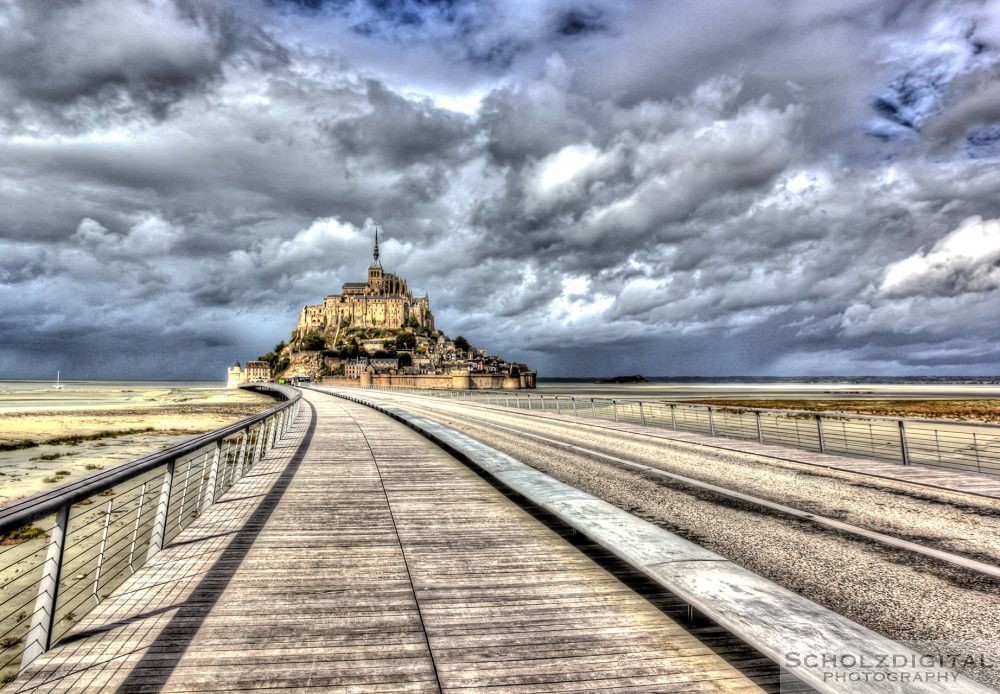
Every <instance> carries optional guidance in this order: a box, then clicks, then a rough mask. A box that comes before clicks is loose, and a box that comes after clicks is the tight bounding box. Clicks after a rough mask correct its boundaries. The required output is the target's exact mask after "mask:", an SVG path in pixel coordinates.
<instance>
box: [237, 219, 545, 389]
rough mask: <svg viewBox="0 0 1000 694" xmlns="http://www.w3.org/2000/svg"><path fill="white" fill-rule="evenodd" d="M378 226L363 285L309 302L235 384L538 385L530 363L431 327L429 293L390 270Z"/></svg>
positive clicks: (241, 368) (348, 284) (242, 370)
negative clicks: (283, 337)
mask: <svg viewBox="0 0 1000 694" xmlns="http://www.w3.org/2000/svg"><path fill="white" fill-rule="evenodd" d="M379 256H380V253H379V246H378V231H376V232H375V244H374V246H373V248H372V260H371V264H370V265H369V266H368V278H367V280H366V281H365V282H345V283H344V285H343V286H342V288H341V292H340V294H328V295H327V296H326V297H325V298H324V299H323V302H322V303H319V304H314V305H306V306H303V307H302V311H301V312H300V313H299V318H298V322H297V323H296V325H295V330H294V331H292V334H291V337H290V338H289V340H288V341H287V342H281V343H279V344H278V345H277V346H276V347H275V348H274V350H272V351H270V352H268V353H266V354H263V355H261V356H260V357H258V358H257V359H255V360H251V361H248V362H247V363H246V365H245V366H244V365H243V364H240V363H239V362H237V363H236V364H235V365H234V366H232V367H230V368H229V371H228V383H229V385H231V386H236V385H242V384H246V383H254V382H262V381H300V380H309V381H322V382H323V383H327V384H335V385H362V386H371V385H392V386H407V387H417V388H459V389H465V390H469V389H491V390H500V389H502V390H518V389H521V388H534V387H535V378H536V374H535V372H534V371H533V370H532V369H531V368H530V367H529V366H528V365H527V364H523V363H518V362H511V361H508V360H506V359H504V358H503V357H502V356H499V355H496V354H491V353H490V352H489V350H488V349H485V348H480V347H477V346H474V345H471V344H470V343H469V341H468V340H466V339H465V338H464V337H462V336H461V335H459V336H456V337H455V338H454V339H452V338H450V337H448V336H447V335H446V334H445V333H444V332H443V331H441V330H439V329H437V327H436V326H435V324H434V314H433V312H432V311H431V302H430V297H429V296H428V295H427V294H426V293H425V294H424V295H423V296H414V294H413V292H412V291H411V290H410V288H409V287H408V286H407V283H406V280H405V279H403V278H402V277H400V276H399V275H396V274H395V273H392V272H386V271H385V269H384V268H383V267H382V261H381V260H380V258H379Z"/></svg>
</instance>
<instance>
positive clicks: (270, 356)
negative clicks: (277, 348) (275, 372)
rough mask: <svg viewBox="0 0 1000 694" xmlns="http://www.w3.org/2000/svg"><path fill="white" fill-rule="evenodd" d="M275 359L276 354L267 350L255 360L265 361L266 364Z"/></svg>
mask: <svg viewBox="0 0 1000 694" xmlns="http://www.w3.org/2000/svg"><path fill="white" fill-rule="evenodd" d="M277 359H278V355H276V354H275V353H274V352H268V353H267V354H262V355H260V356H259V357H257V361H265V362H267V363H268V364H274V362H275V361H276V360H277Z"/></svg>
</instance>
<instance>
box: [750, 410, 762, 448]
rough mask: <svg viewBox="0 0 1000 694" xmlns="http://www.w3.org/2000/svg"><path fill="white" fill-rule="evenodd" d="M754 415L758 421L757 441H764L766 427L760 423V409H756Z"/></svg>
mask: <svg viewBox="0 0 1000 694" xmlns="http://www.w3.org/2000/svg"><path fill="white" fill-rule="evenodd" d="M753 417H754V419H755V420H756V421H757V443H764V429H763V428H762V427H761V425H760V410H754V412H753Z"/></svg>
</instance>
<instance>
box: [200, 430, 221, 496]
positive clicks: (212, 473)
mask: <svg viewBox="0 0 1000 694" xmlns="http://www.w3.org/2000/svg"><path fill="white" fill-rule="evenodd" d="M220 458H222V440H221V439H220V440H218V441H216V442H215V450H214V451H212V462H211V464H210V465H209V468H208V479H207V480H206V482H208V484H206V485H205V487H206V488H205V496H204V497H203V498H202V500H201V510H202V511H203V512H204V511H205V510H206V509H208V507H209V506H211V505H212V504H214V503H215V485H216V482H217V481H218V479H219V459H220ZM204 477H205V475H204V474H203V475H202V478H204Z"/></svg>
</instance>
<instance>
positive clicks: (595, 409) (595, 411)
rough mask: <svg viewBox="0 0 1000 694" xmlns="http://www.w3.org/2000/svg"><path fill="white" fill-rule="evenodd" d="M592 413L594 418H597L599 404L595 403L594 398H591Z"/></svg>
mask: <svg viewBox="0 0 1000 694" xmlns="http://www.w3.org/2000/svg"><path fill="white" fill-rule="evenodd" d="M590 414H592V415H594V419H597V405H595V404H594V399H593V398H591V399H590Z"/></svg>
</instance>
